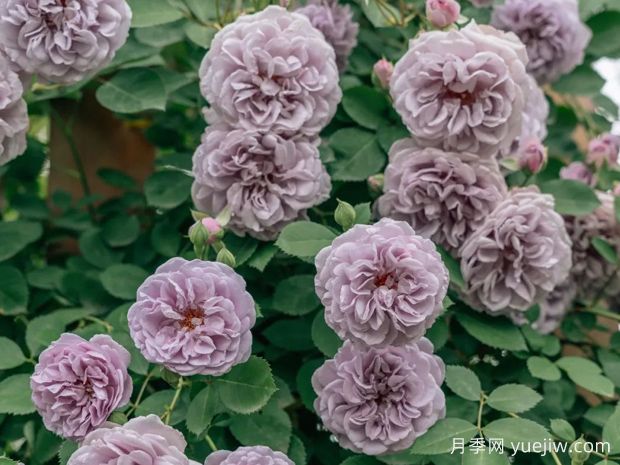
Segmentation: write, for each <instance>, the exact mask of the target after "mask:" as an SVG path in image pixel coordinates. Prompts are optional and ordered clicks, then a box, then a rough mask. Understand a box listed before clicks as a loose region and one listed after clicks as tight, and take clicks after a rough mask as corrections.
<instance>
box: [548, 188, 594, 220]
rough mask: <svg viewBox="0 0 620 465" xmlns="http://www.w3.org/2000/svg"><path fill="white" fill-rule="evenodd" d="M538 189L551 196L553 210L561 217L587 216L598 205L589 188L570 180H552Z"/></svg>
mask: <svg viewBox="0 0 620 465" xmlns="http://www.w3.org/2000/svg"><path fill="white" fill-rule="evenodd" d="M540 189H541V191H542V192H544V193H546V194H551V195H553V197H554V199H555V210H556V211H557V212H558V213H561V214H562V215H575V216H577V215H587V214H588V213H591V212H592V211H594V210H595V209H596V207H598V206H599V205H600V201H599V200H598V197H597V196H596V194H595V193H594V191H593V190H592V188H591V187H590V186H587V185H585V184H584V183H582V182H579V181H574V180H572V179H554V180H553V181H547V182H545V183H543V184H541V186H540Z"/></svg>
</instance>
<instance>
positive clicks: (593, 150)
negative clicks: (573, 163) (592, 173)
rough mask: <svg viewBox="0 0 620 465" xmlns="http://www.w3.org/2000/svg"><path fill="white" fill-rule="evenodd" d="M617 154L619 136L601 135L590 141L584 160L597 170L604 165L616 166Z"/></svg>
mask: <svg viewBox="0 0 620 465" xmlns="http://www.w3.org/2000/svg"><path fill="white" fill-rule="evenodd" d="M619 152H620V136H616V135H614V134H603V135H601V136H599V137H597V138H595V139H592V140H591V141H590V143H589V144H588V154H587V157H586V159H587V160H588V162H589V163H591V164H593V165H595V166H596V167H598V168H600V167H601V166H603V164H605V163H606V164H607V166H618V153H619Z"/></svg>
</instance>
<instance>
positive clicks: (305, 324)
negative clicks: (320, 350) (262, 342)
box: [263, 317, 314, 351]
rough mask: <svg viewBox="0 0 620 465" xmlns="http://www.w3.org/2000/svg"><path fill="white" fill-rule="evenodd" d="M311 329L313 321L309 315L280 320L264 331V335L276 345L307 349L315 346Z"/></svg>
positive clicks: (282, 347)
mask: <svg viewBox="0 0 620 465" xmlns="http://www.w3.org/2000/svg"><path fill="white" fill-rule="evenodd" d="M311 329H312V323H311V320H310V319H309V318H307V317H306V318H295V319H290V320H289V319H287V320H278V321H276V322H275V323H272V324H271V325H270V326H268V327H267V328H266V329H265V330H264V331H263V335H264V336H265V337H266V338H267V340H268V341H269V342H271V343H272V344H273V345H274V346H276V347H280V348H281V349H285V350H288V351H305V350H309V349H312V348H313V347H314V343H313V342H312V335H311Z"/></svg>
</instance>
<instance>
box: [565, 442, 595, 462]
mask: <svg viewBox="0 0 620 465" xmlns="http://www.w3.org/2000/svg"><path fill="white" fill-rule="evenodd" d="M586 444H587V442H586V440H585V439H584V438H583V436H581V437H580V438H579V439H577V440H576V441H575V442H573V443H572V444H571V445H570V448H569V450H568V455H569V456H570V460H571V462H570V463H571V465H583V464H584V463H586V461H587V460H588V459H589V458H590V453H589V452H586Z"/></svg>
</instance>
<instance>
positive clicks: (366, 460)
mask: <svg viewBox="0 0 620 465" xmlns="http://www.w3.org/2000/svg"><path fill="white" fill-rule="evenodd" d="M340 465H381V462H379V461H378V460H377V459H376V458H374V457H369V456H367V455H354V456H352V457H349V458H347V459H345V460H344V462H341V463H340Z"/></svg>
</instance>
